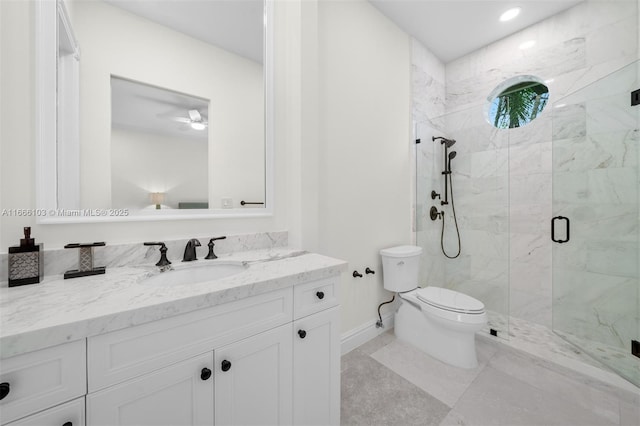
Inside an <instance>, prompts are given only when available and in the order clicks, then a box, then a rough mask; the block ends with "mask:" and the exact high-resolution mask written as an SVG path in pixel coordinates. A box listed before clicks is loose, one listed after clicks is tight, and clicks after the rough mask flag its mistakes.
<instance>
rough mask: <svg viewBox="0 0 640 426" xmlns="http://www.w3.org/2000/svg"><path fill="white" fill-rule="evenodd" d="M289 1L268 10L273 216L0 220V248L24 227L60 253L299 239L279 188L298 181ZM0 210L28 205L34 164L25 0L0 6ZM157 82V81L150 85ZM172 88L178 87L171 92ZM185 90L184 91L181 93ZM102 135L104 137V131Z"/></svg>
mask: <svg viewBox="0 0 640 426" xmlns="http://www.w3.org/2000/svg"><path fill="white" fill-rule="evenodd" d="M296 8H299V5H297V4H296V3H295V2H277V4H276V7H275V20H276V27H275V28H276V34H275V38H276V45H277V46H279V47H278V49H277V50H276V52H275V55H276V58H275V68H276V71H275V79H276V82H275V91H276V94H275V100H274V102H275V104H276V111H277V113H276V117H275V120H276V124H275V131H276V136H275V139H276V140H275V155H274V157H275V160H274V163H275V164H274V173H275V177H274V183H275V185H274V186H275V188H274V195H275V203H274V205H275V212H274V215H273V216H272V217H265V218H239V219H209V220H191V221H158V222H152V221H150V222H145V223H143V224H141V223H134V222H132V223H111V224H110V223H100V224H82V225H80V224H76V225H37V224H36V223H35V220H34V219H33V218H24V217H10V216H2V217H0V251H2V252H6V250H7V247H8V246H10V245H14V244H16V243H18V241H19V238H20V237H21V236H22V227H24V226H31V227H32V236H34V237H35V238H36V239H37V240H38V241H40V242H44V244H45V247H46V248H60V247H62V246H63V245H64V244H66V243H69V242H82V241H103V240H104V241H106V242H107V243H108V244H109V243H126V242H140V241H148V240H151V239H153V240H158V239H163V238H164V239H178V238H189V237H192V236H193V235H202V234H203V233H207V232H215V233H216V234H224V233H244V232H261V231H273V230H283V229H287V230H289V232H290V237H291V240H292V242H293V244H294V245H296V244H299V243H300V241H301V238H300V232H299V229H300V228H299V227H298V226H294V225H290V224H296V223H299V219H297V218H296V215H297V214H298V210H296V209H294V208H292V206H298V205H299V198H300V195H299V194H296V193H292V192H290V191H288V190H287V185H288V182H291V181H292V180H295V179H298V178H299V175H297V174H295V173H293V172H292V171H291V169H290V168H291V167H292V162H291V155H290V152H291V151H292V150H295V149H296V148H295V147H296V146H297V145H298V144H299V143H300V142H299V138H298V137H296V134H295V132H293V131H291V129H292V128H295V127H296V126H298V127H299V117H300V111H299V109H295V108H292V107H291V106H290V102H289V100H290V99H292V98H295V97H296V96H299V93H300V76H299V63H300V52H299V51H298V50H295V49H291V46H290V45H289V42H288V41H289V40H291V39H295V38H299V31H300V16H299V14H297V13H296V11H295V10H296ZM0 10H1V13H0V15H1V17H2V18H1V19H2V22H1V24H2V25H0V42H1V43H2V45H1V46H0V47H1V49H0V55H1V56H0V60H1V64H2V73H1V75H0V77H1V81H0V91H1V92H0V93H1V96H0V106H1V108H2V109H1V111H2V114H1V116H0V118H1V125H0V132H1V133H0V154H1V164H0V176H1V178H0V183H1V187H0V206H1V207H2V208H11V209H29V208H35V179H34V176H35V167H36V165H35V161H34V140H35V134H34V131H35V127H34V110H35V105H34V83H33V75H34V52H33V46H34V40H33V32H34V27H33V25H34V24H33V12H34V5H33V2H4V1H3V2H0ZM158 85H163V82H162V81H160V82H158ZM177 89H178V90H180V88H177ZM183 90H184V91H185V92H187V93H188V92H190V91H191V90H189V89H188V88H187V89H183ZM104 132H108V129H105V130H104Z"/></svg>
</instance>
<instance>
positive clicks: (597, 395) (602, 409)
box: [341, 331, 640, 426]
mask: <svg viewBox="0 0 640 426" xmlns="http://www.w3.org/2000/svg"><path fill="white" fill-rule="evenodd" d="M476 341H477V352H478V362H479V366H478V367H477V368H475V369H472V370H464V369H459V368H456V367H451V366H449V365H447V364H444V363H442V362H440V361H437V360H435V359H433V358H431V357H429V356H428V355H426V354H424V353H422V352H421V351H419V350H418V349H416V348H414V347H412V346H410V345H408V344H406V343H403V342H401V341H398V340H397V339H396V338H395V336H394V334H393V331H388V332H386V333H383V334H381V335H380V336H378V337H376V338H375V339H373V340H371V341H369V342H367V343H365V344H364V345H362V346H360V347H358V348H356V349H354V350H353V351H351V352H349V353H348V354H345V355H344V356H343V357H342V413H341V417H342V418H341V421H342V424H343V425H443V426H449V425H532V426H533V425H536V426H538V425H544V426H547V425H563V426H569V425H576V426H578V425H579V426H583V425H636V426H637V425H640V390H638V391H634V392H630V391H629V390H628V389H622V388H618V387H616V386H613V385H611V384H607V383H605V382H601V381H599V380H597V379H594V378H593V377H590V376H586V375H582V374H580V373H577V372H575V371H573V370H571V369H568V368H566V367H563V366H561V365H558V364H555V363H551V362H548V361H545V360H544V359H542V358H538V357H536V356H532V355H529V354H527V353H525V352H521V351H519V350H516V349H513V348H511V347H509V346H506V345H504V344H501V343H499V342H496V341H495V340H493V339H492V338H490V337H484V336H482V335H478V337H476Z"/></svg>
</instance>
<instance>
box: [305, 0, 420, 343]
mask: <svg viewBox="0 0 640 426" xmlns="http://www.w3.org/2000/svg"><path fill="white" fill-rule="evenodd" d="M317 35H318V46H319V55H318V64H319V76H318V77H319V85H318V92H319V103H318V110H319V122H318V128H319V134H318V139H319V141H318V147H319V151H320V152H318V153H315V152H313V151H311V152H310V153H309V155H314V158H319V165H318V167H319V176H320V182H319V190H318V192H319V217H318V223H319V228H318V235H317V241H318V244H317V250H318V251H320V252H321V253H325V254H328V255H331V256H335V257H338V258H342V259H345V260H347V261H348V262H349V266H350V272H351V271H352V270H358V271H359V272H360V273H362V274H363V275H364V269H365V268H366V267H367V266H369V267H371V268H372V269H374V270H375V271H376V274H375V275H365V276H364V278H352V277H351V274H347V275H346V276H345V277H344V281H343V286H342V330H343V331H346V330H352V329H354V328H356V327H358V326H361V325H363V324H374V323H375V321H376V318H377V306H378V304H379V303H380V302H381V301H383V300H387V299H389V298H390V296H391V294H390V293H387V292H386V291H385V290H384V289H383V286H382V269H381V264H380V263H381V262H380V256H379V254H378V252H379V250H380V249H382V248H386V247H390V246H394V245H401V244H408V243H410V242H411V192H410V185H411V179H412V177H411V174H410V168H409V167H410V161H411V150H412V145H411V131H410V129H411V112H410V102H411V97H410V39H409V37H408V36H407V34H406V33H404V32H403V31H401V30H400V29H399V28H398V27H397V26H395V24H393V23H392V22H391V21H389V20H388V19H387V18H385V17H384V16H383V15H382V14H381V13H380V12H378V10H377V9H375V8H374V7H373V6H371V5H370V4H369V3H368V2H366V1H360V0H354V1H342V2H335V1H321V2H319V3H318V27H317ZM307 158H308V157H307ZM388 308H389V307H388V306H387V307H385V310H386V309H388ZM383 312H384V311H383Z"/></svg>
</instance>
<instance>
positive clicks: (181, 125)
mask: <svg viewBox="0 0 640 426" xmlns="http://www.w3.org/2000/svg"><path fill="white" fill-rule="evenodd" d="M36 9H37V13H36V19H37V22H36V28H37V34H36V41H37V44H36V46H37V48H36V53H37V59H38V62H37V76H38V87H37V93H38V97H39V101H41V102H39V111H38V125H39V132H38V133H39V138H38V143H37V147H38V157H39V164H40V166H41V167H38V168H37V174H38V176H37V189H38V191H37V194H38V199H37V205H38V211H42V212H45V214H41V215H39V218H40V222H42V223H59V222H83V221H105V220H115V221H121V220H155V219H179V218H193V217H216V216H225V217H229V216H255V215H265V214H271V212H272V202H271V200H272V184H271V182H272V179H271V162H270V158H271V154H270V152H271V149H272V147H271V144H272V129H273V123H272V122H271V119H270V118H269V117H273V112H272V110H271V104H272V102H271V101H272V96H271V93H272V88H273V84H272V78H271V76H272V48H271V47H272V25H270V24H271V21H272V19H271V16H272V4H271V3H270V2H269V1H266V2H264V1H263V0H245V1H232V0H220V1H215V2H203V1H198V0H162V1H159V0H158V1H156V0H149V1H136V0H91V1H86V0H64V1H63V0H57V1H47V0H42V1H39V2H37V7H36ZM56 34H57V36H56ZM52 35H53V36H52Z"/></svg>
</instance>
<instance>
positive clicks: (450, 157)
mask: <svg viewBox="0 0 640 426" xmlns="http://www.w3.org/2000/svg"><path fill="white" fill-rule="evenodd" d="M454 142H455V141H454ZM456 154H457V153H456V152H455V151H451V152H450V153H449V162H448V163H447V170H448V171H451V160H453V159H454V158H456Z"/></svg>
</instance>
